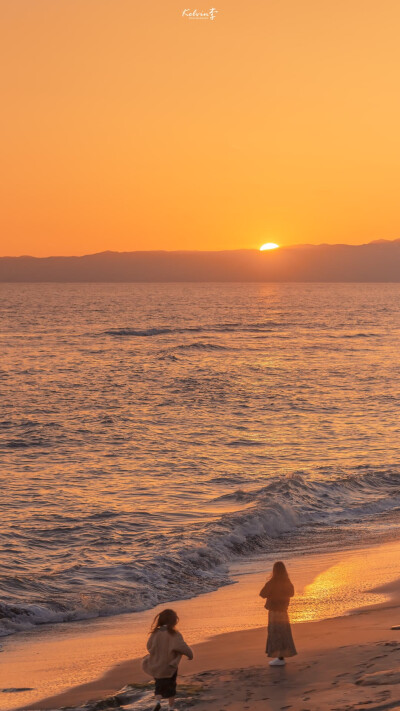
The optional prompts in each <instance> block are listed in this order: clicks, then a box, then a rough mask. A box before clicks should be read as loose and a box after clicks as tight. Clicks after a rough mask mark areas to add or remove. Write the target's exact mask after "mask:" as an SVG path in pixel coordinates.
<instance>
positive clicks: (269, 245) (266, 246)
mask: <svg viewBox="0 0 400 711" xmlns="http://www.w3.org/2000/svg"><path fill="white" fill-rule="evenodd" d="M278 247H279V244H275V242H266V243H265V244H263V245H262V246H261V247H260V252H266V251H267V249H278Z"/></svg>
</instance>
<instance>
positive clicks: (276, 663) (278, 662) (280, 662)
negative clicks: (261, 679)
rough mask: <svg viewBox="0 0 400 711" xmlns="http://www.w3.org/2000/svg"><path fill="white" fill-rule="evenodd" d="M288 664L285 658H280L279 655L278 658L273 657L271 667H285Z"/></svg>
mask: <svg viewBox="0 0 400 711" xmlns="http://www.w3.org/2000/svg"><path fill="white" fill-rule="evenodd" d="M285 664H286V662H285V660H284V659H279V657H277V658H276V659H273V660H272V662H269V666H270V667H284V666H285Z"/></svg>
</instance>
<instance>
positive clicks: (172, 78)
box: [0, 0, 400, 256]
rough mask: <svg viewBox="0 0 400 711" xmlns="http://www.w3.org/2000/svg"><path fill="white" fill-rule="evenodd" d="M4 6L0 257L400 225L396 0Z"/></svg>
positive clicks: (50, 0) (0, 17) (203, 245)
mask: <svg viewBox="0 0 400 711" xmlns="http://www.w3.org/2000/svg"><path fill="white" fill-rule="evenodd" d="M185 2H186V0H182V2H177V1H176V0H151V1H150V0H143V1H142V0H1V4H0V26H1V30H0V32H1V41H0V55H1V57H0V60H1V66H2V69H1V72H2V78H1V87H2V98H3V101H2V111H1V114H0V129H1V136H2V140H3V143H4V145H3V147H2V158H1V162H2V170H1V177H0V201H1V213H0V230H1V232H0V233H1V236H2V239H1V246H0V251H1V254H3V255H10V254H15V255H19V254H33V255H38V256H43V255H49V254H84V253H90V252H95V251H102V250H105V249H116V250H134V249H230V248H232V249H233V248H240V247H245V248H251V247H258V246H260V245H261V244H262V243H263V242H268V241H273V242H278V243H279V244H294V243H303V242H315V243H320V242H349V243H360V242H367V241H370V240H372V239H377V238H388V239H394V238H396V237H400V209H399V183H400V139H399V125H400V91H399V76H400V43H399V39H398V37H399V28H400V2H399V0H379V1H378V0H246V2H245V1H244V0H242V1H241V2H238V1H237V0H229V1H227V0H223V4H219V2H217V3H216V4H215V7H216V8H217V9H218V10H219V13H218V15H217V17H216V19H215V20H213V21H210V20H189V19H188V18H184V17H182V16H181V13H182V10H183V9H184V8H188V7H190V8H194V7H197V8H198V9H208V7H209V6H208V5H207V4H199V5H193V6H191V5H190V3H189V5H185Z"/></svg>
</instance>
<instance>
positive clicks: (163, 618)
mask: <svg viewBox="0 0 400 711" xmlns="http://www.w3.org/2000/svg"><path fill="white" fill-rule="evenodd" d="M178 622H179V617H178V615H177V614H176V612H175V610H163V611H162V612H160V613H159V614H158V615H156V616H155V618H154V620H153V624H152V625H151V630H150V634H152V633H153V632H155V631H156V630H159V629H160V627H164V626H165V627H166V628H167V630H168V632H169V633H170V634H175V633H176V629H175V627H176V625H177V624H178Z"/></svg>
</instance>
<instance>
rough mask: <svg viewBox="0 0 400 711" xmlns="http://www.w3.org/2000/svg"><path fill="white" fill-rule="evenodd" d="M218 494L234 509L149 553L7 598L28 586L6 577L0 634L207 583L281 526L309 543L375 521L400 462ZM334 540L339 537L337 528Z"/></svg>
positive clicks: (192, 590) (260, 548)
mask: <svg viewBox="0 0 400 711" xmlns="http://www.w3.org/2000/svg"><path fill="white" fill-rule="evenodd" d="M224 501H230V502H231V503H232V502H237V504H238V509H240V506H241V507H242V508H241V510H237V511H236V512H234V513H226V514H224V515H222V516H221V517H220V518H219V519H218V520H213V521H212V522H209V523H207V524H206V525H201V524H197V527H196V526H193V527H192V530H187V531H185V537H184V539H183V538H182V530H181V529H178V528H177V530H176V532H175V537H174V536H173V535H172V536H171V537H170V538H169V539H168V540H167V539H166V538H165V537H161V539H160V540H159V546H158V548H157V549H154V552H153V553H154V554H152V556H151V557H150V556H148V557H141V558H136V559H134V557H133V556H132V560H131V561H127V562H126V563H125V564H123V565H122V564H119V565H114V566H113V565H109V566H103V567H101V568H100V567H93V568H90V567H89V566H85V565H75V566H74V567H73V568H71V569H70V570H63V571H62V575H61V574H59V576H58V577H57V572H55V573H52V575H51V576H50V575H49V576H48V579H47V578H43V577H42V578H41V580H37V581H35V580H32V579H31V578H30V579H29V585H31V586H32V585H36V588H35V589H33V588H31V589H30V593H31V596H32V598H35V603H34V604H24V603H21V602H18V603H14V604H10V603H9V602H8V601H9V600H10V599H12V591H13V590H14V593H15V595H17V597H18V592H21V590H22V591H23V592H24V593H26V592H28V591H27V590H26V589H25V584H23V583H22V581H21V580H20V579H17V578H15V577H13V578H9V579H8V581H9V586H8V587H7V586H6V587H5V591H6V593H7V602H3V603H0V634H1V635H8V634H12V633H13V632H16V631H21V630H24V629H29V628H31V627H34V626H35V625H41V624H44V623H50V622H51V623H55V622H65V621H72V620H78V619H88V618H91V617H97V616H104V615H113V614H119V613H121V612H129V611H139V610H143V609H147V608H150V607H153V606H155V605H156V604H159V603H165V602H167V601H170V600H174V599H183V598H188V597H194V596H196V595H198V594H201V593H205V592H209V591H211V590H215V589H216V588H218V587H219V586H221V585H225V584H228V583H229V582H231V581H230V578H229V572H228V564H229V563H230V562H231V561H233V560H237V559H238V558H240V557H241V556H249V555H250V556H251V555H252V554H254V553H259V552H263V553H266V554H267V553H272V552H273V553H274V555H275V554H276V553H277V552H278V551H279V550H282V546H284V545H285V541H286V544H287V540H288V539H287V536H289V537H290V538H289V540H290V546H291V550H292V551H293V549H295V547H296V535H297V534H301V536H302V540H303V543H304V536H306V538H307V540H308V544H309V541H310V540H312V541H313V544H315V542H316V540H317V536H318V535H319V534H320V532H321V531H323V530H324V529H325V530H327V527H331V526H337V527H338V526H340V527H342V528H344V529H346V528H347V529H350V530H352V527H354V526H356V525H360V524H365V523H367V522H368V519H370V518H372V520H373V521H374V524H376V522H377V521H379V518H377V515H379V514H385V513H386V514H387V513H392V514H395V513H396V510H397V509H398V507H399V506H400V471H399V470H398V469H393V468H386V469H385V468H380V469H376V468H375V469H370V468H369V467H362V468H359V469H356V470H354V471H353V472H350V473H346V472H336V473H334V472H331V471H329V470H327V469H326V468H325V469H324V470H322V469H321V471H320V472H316V473H315V476H314V477H313V478H312V479H310V478H309V477H307V476H306V475H305V474H304V472H298V473H296V474H293V475H291V476H287V477H275V478H272V479H270V480H269V481H268V483H267V484H266V485H265V486H263V487H260V488H257V489H250V490H244V489H242V488H239V489H234V490H233V491H232V492H229V493H227V494H224V495H222V496H219V497H216V498H215V499H214V502H215V503H217V504H218V503H221V502H224ZM243 504H246V508H245V509H243ZM104 514H105V515H106V516H110V515H111V514H112V515H114V513H113V512H110V511H105V512H104ZM336 533H337V532H336ZM301 536H299V540H300V538H301ZM335 540H336V541H337V545H339V546H340V536H338V535H336V537H335ZM183 541H184V543H183ZM12 586H14V587H12ZM82 590H83V591H84V592H82ZM46 596H47V597H46ZM55 601H56V602H55Z"/></svg>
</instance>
